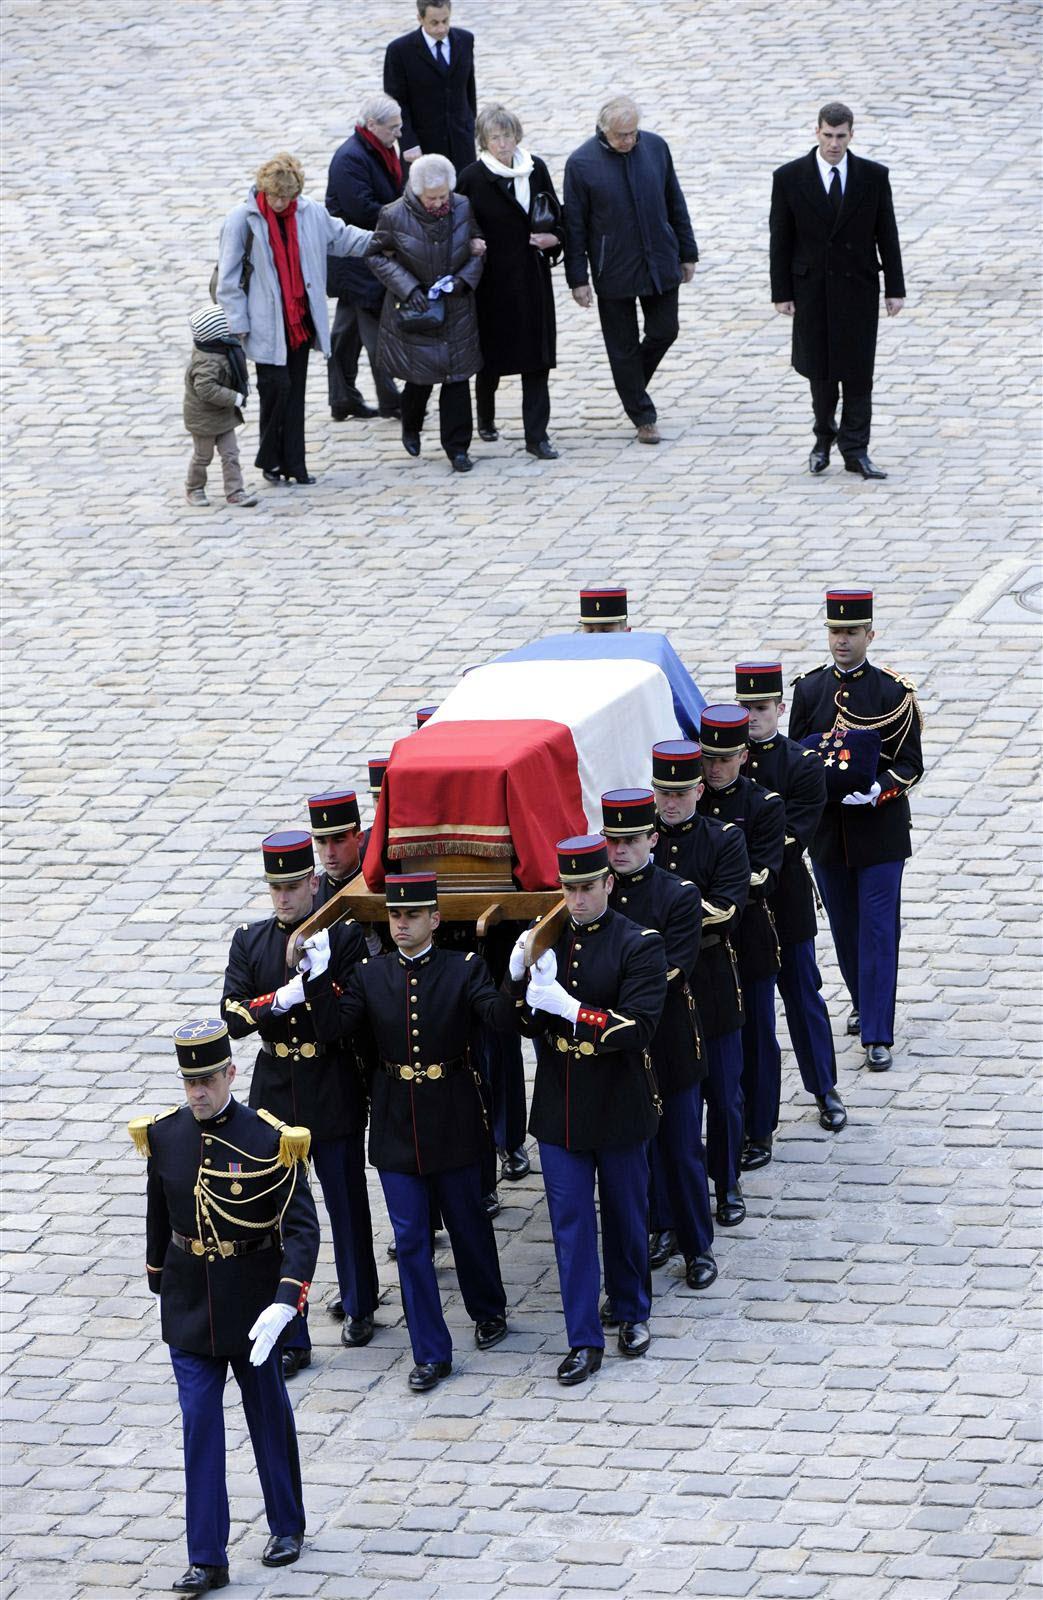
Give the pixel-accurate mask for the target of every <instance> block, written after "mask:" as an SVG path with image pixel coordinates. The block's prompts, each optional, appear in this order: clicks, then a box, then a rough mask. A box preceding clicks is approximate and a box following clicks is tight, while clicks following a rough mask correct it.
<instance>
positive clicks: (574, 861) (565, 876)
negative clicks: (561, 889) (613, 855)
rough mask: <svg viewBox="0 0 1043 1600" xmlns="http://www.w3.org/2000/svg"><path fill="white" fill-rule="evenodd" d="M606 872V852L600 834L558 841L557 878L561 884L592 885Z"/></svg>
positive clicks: (582, 835) (580, 835) (584, 834)
mask: <svg viewBox="0 0 1043 1600" xmlns="http://www.w3.org/2000/svg"><path fill="white" fill-rule="evenodd" d="M607 871H608V851H607V850H606V849H605V841H604V839H603V838H602V837H601V835H600V833H581V834H578V835H577V836H576V838H574V839H559V840H558V878H559V880H560V882H561V883H562V884H566V885H567V884H574V883H592V882H593V880H594V879H595V878H602V877H604V875H605V873H606V872H607Z"/></svg>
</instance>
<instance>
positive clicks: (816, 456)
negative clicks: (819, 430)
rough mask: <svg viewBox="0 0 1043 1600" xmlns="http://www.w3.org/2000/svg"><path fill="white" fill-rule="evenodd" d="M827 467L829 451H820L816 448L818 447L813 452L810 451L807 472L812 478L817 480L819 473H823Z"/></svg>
mask: <svg viewBox="0 0 1043 1600" xmlns="http://www.w3.org/2000/svg"><path fill="white" fill-rule="evenodd" d="M828 466H829V450H828V449H826V450H822V449H820V448H819V447H818V445H816V446H815V448H814V450H812V452H811V454H810V455H809V456H808V471H809V472H810V473H811V476H812V477H813V478H817V477H818V476H819V474H820V473H822V472H825V470H826V468H827V467H828Z"/></svg>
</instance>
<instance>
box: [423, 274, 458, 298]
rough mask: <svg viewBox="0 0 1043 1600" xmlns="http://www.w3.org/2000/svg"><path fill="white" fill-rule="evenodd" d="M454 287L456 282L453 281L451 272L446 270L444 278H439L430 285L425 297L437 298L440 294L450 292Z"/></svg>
mask: <svg viewBox="0 0 1043 1600" xmlns="http://www.w3.org/2000/svg"><path fill="white" fill-rule="evenodd" d="M455 287H456V284H455V283H454V282H453V275H452V273H451V272H447V273H446V275H445V277H444V278H439V280H438V282H437V283H433V284H432V285H431V287H430V289H428V291H427V298H428V299H429V300H437V299H438V296H439V295H440V294H452V292H453V290H454V289H455Z"/></svg>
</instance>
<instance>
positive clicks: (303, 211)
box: [217, 154, 372, 483]
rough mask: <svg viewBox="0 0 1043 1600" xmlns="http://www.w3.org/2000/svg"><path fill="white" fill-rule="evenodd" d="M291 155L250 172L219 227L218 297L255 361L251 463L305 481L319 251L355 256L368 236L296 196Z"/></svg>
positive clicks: (321, 289)
mask: <svg viewBox="0 0 1043 1600" xmlns="http://www.w3.org/2000/svg"><path fill="white" fill-rule="evenodd" d="M303 188H304V171H303V169H302V167H301V164H300V162H299V161H296V160H295V159H294V157H293V156H290V155H285V154H283V155H277V156H273V158H272V159H271V160H270V161H266V162H265V163H264V165H263V166H262V167H261V168H260V169H259V170H258V173H257V176H256V179H255V183H254V187H253V189H252V190H251V193H250V198H249V199H248V200H247V201H246V203H245V205H241V206H236V208H235V210H234V211H233V212H232V213H231V215H230V216H229V217H228V218H227V219H226V221H225V224H224V226H223V228H222V229H221V247H220V254H219V257H218V279H217V300H218V304H219V305H221V306H222V307H223V308H224V312H225V315H226V317H227V318H228V325H229V327H230V329H231V330H232V332H233V333H234V334H236V335H238V337H239V339H240V340H241V341H242V344H243V348H244V349H245V351H246V354H247V355H248V356H249V357H250V359H251V361H253V362H255V363H256V367H257V394H258V398H259V400H260V410H261V438H260V444H259V446H258V450H257V459H256V465H257V466H258V467H260V469H261V471H262V473H263V474H264V477H265V480H266V481H267V482H268V483H281V482H283V481H285V482H287V483H289V482H291V481H292V482H296V483H314V482H315V479H314V478H313V477H311V475H310V474H309V472H308V467H307V462H306V458H305V446H304V394H305V385H306V384H307V381H308V352H309V350H310V349H311V347H312V345H313V344H314V345H316V346H318V348H319V349H320V350H321V351H322V353H323V355H324V356H325V357H326V358H327V360H328V359H329V354H330V328H329V312H328V309H327V305H326V261H327V257H328V256H331V255H333V256H364V255H365V254H366V250H367V248H368V246H369V242H370V239H371V237H372V235H371V234H370V233H369V232H368V231H367V230H366V229H363V228H356V227H353V226H352V225H351V224H350V223H345V222H341V221H340V220H339V219H338V218H337V217H333V216H331V215H330V213H329V212H328V211H327V210H326V208H325V206H321V205H318V204H317V203H316V202H315V201H314V200H307V199H305V197H304V195H303V194H302V193H301V190H302V189H303Z"/></svg>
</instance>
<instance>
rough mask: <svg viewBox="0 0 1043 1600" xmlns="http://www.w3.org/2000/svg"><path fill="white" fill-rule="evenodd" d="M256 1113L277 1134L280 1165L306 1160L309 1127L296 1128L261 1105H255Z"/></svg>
mask: <svg viewBox="0 0 1043 1600" xmlns="http://www.w3.org/2000/svg"><path fill="white" fill-rule="evenodd" d="M257 1115H258V1116H259V1117H260V1118H261V1119H262V1121H264V1122H267V1124H268V1126H269V1127H270V1128H274V1129H275V1131H276V1133H277V1134H278V1135H279V1157H278V1159H279V1164H280V1165H281V1166H284V1167H292V1166H293V1165H294V1163H295V1162H297V1161H307V1159H308V1151H309V1150H310V1149H311V1130H310V1128H297V1127H294V1126H293V1125H292V1124H291V1123H288V1122H281V1121H280V1119H279V1118H278V1117H276V1116H273V1114H272V1112H270V1111H266V1110H265V1109H264V1107H263V1106H258V1107H257Z"/></svg>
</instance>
